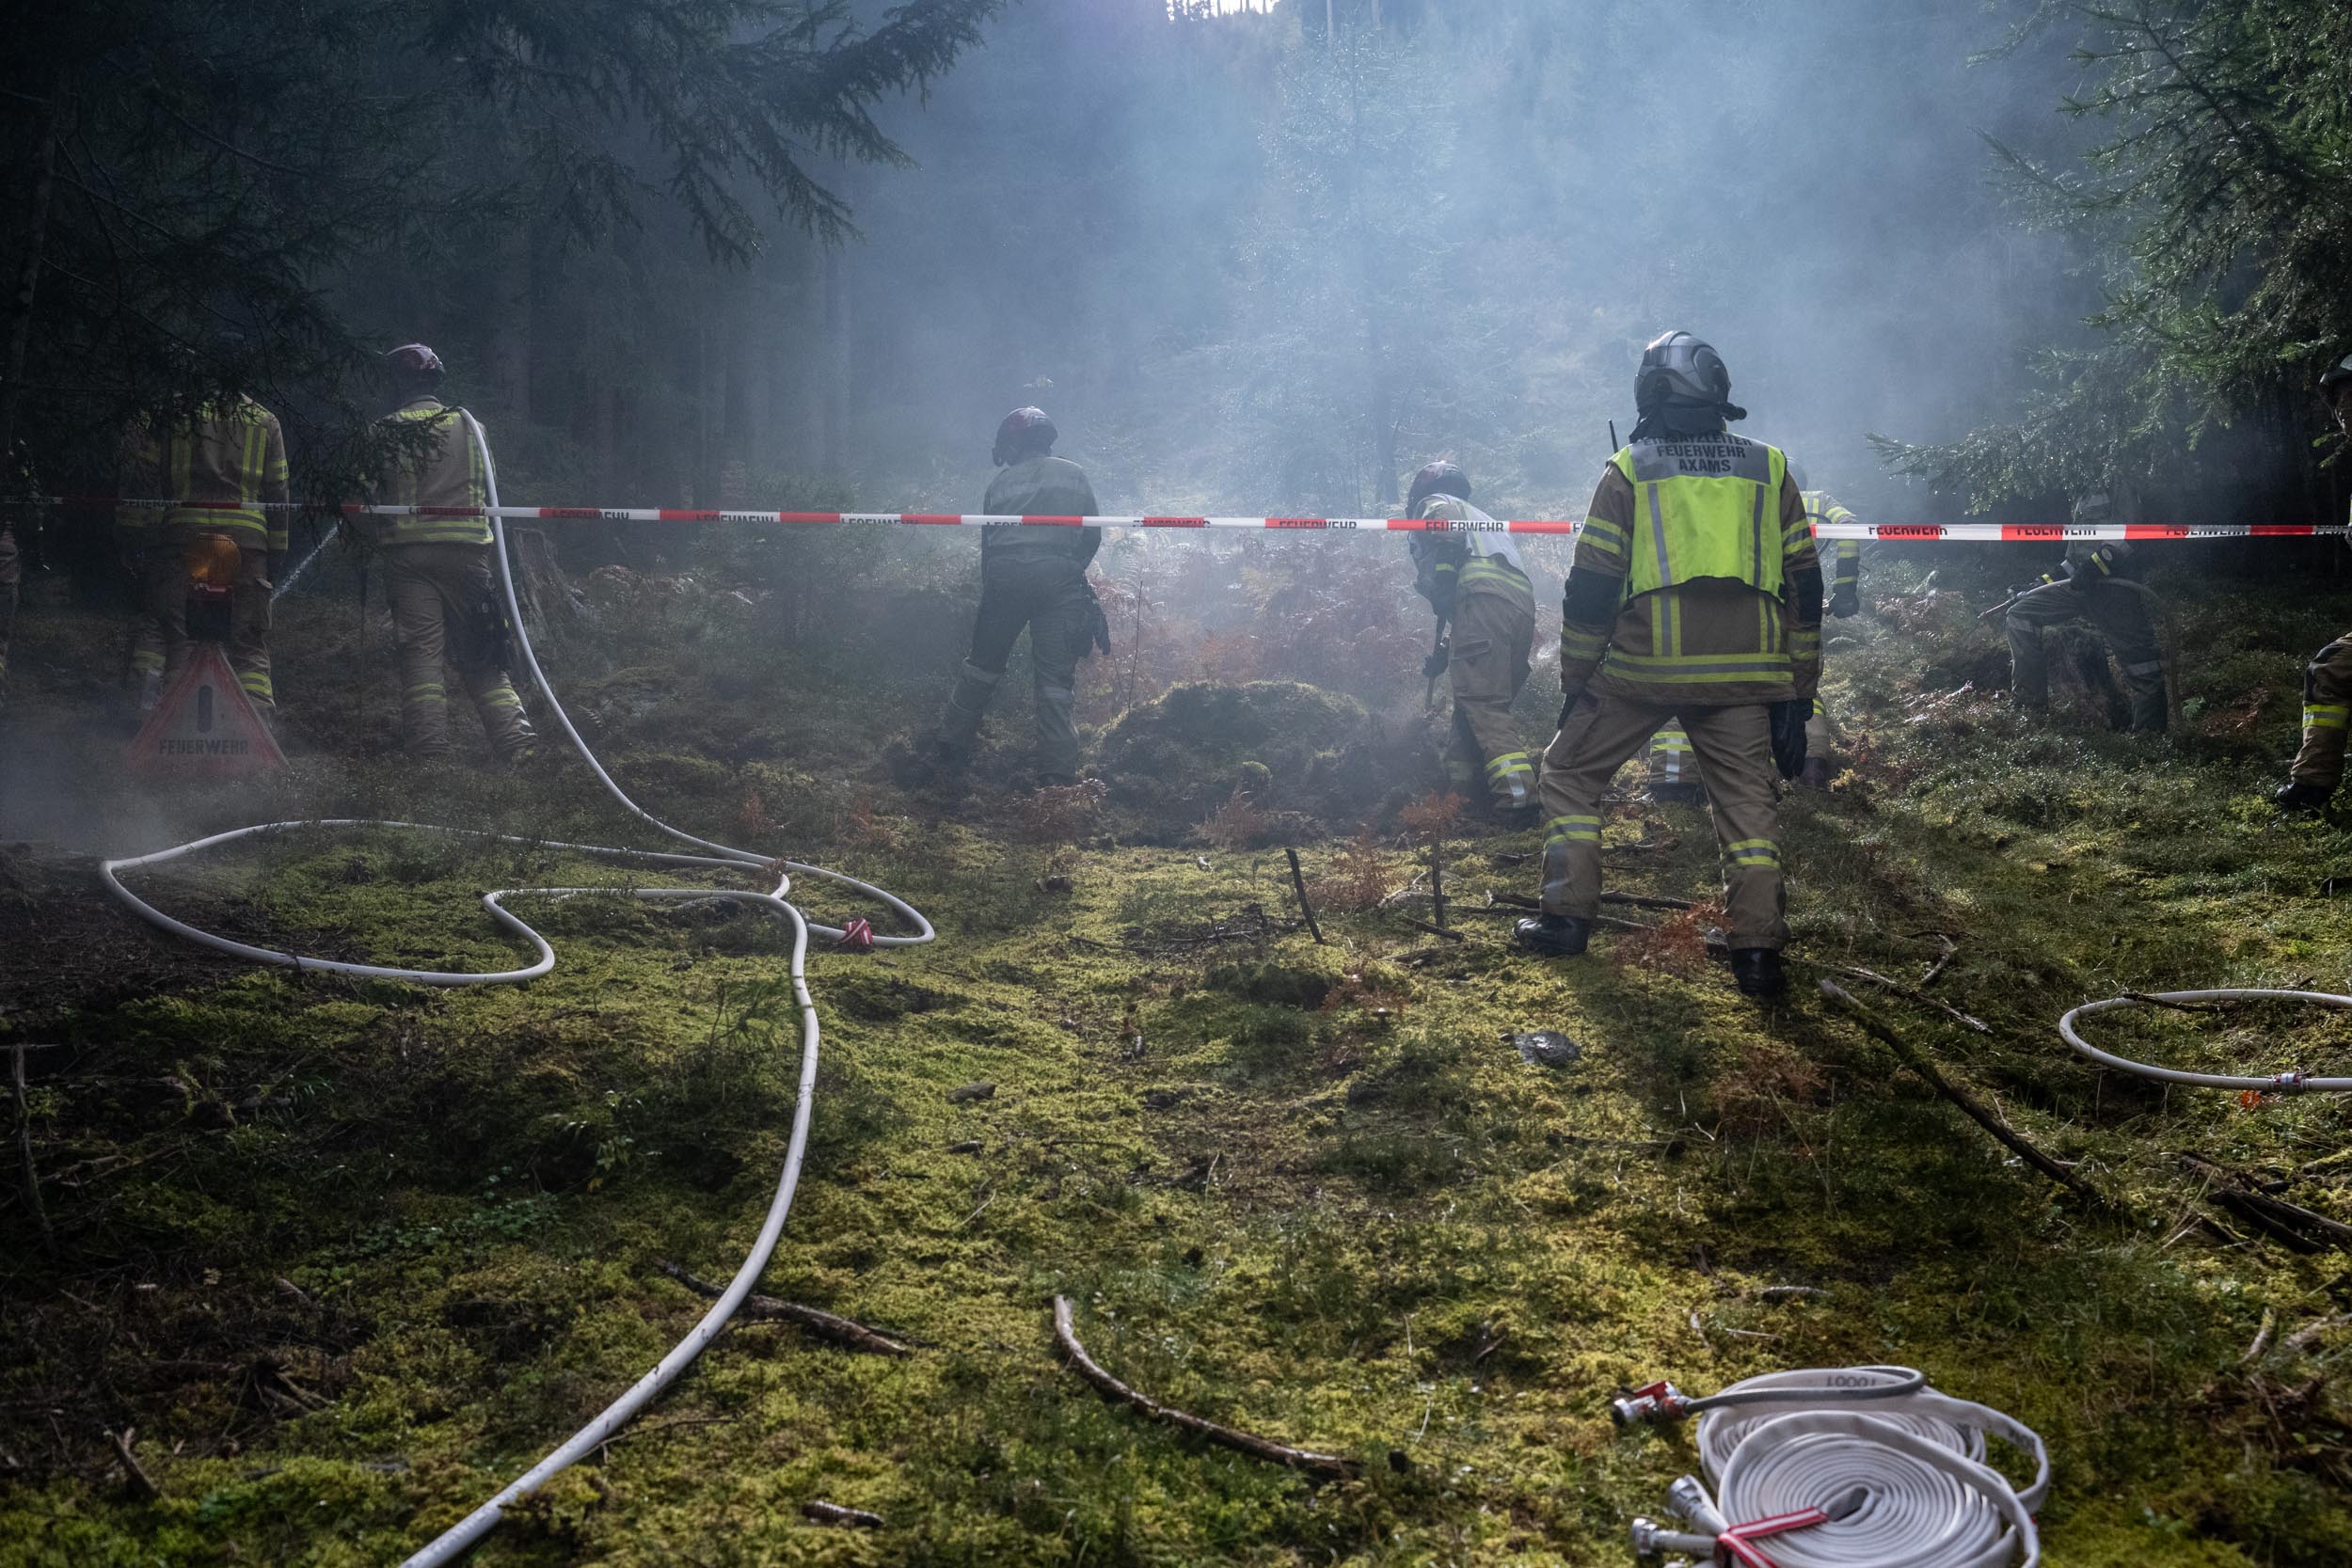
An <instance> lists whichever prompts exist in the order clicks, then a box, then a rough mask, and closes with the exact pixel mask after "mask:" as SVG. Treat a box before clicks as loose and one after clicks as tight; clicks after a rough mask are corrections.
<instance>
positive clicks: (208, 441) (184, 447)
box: [115, 393, 290, 714]
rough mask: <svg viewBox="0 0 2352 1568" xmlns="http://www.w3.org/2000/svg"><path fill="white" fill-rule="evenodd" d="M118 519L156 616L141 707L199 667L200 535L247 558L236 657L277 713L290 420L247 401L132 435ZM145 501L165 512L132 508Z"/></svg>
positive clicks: (262, 705)
mask: <svg viewBox="0 0 2352 1568" xmlns="http://www.w3.org/2000/svg"><path fill="white" fill-rule="evenodd" d="M118 481H119V488H120V491H121V494H122V496H123V498H124V501H125V503H126V504H123V505H121V506H119V507H118V508H117V509H116V512H115V524H116V534H117V543H118V544H119V546H120V548H121V552H122V556H123V559H124V562H125V563H126V565H128V566H129V567H130V568H131V570H132V571H133V572H134V573H135V575H136V577H137V579H138V581H139V584H140V590H141V594H140V596H141V602H142V604H143V605H144V607H145V611H144V615H143V617H142V619H141V622H140V625H139V628H138V631H137V633H136V636H135V641H134V642H133V646H132V656H131V668H132V670H133V672H134V673H135V674H136V675H137V676H138V677H139V706H140V708H141V709H146V708H151V707H152V706H154V705H155V702H156V699H157V697H158V695H159V694H160V693H161V691H162V689H163V688H164V686H165V685H166V684H167V682H168V681H169V679H170V678H171V677H172V676H175V675H177V674H178V673H179V672H180V669H181V667H182V666H183V664H185V663H186V661H187V656H188V648H189V641H188V626H187V587H188V584H187V567H186V564H185V562H187V560H188V552H189V547H190V546H191V544H192V543H193V542H194V541H195V536H196V535H198V534H200V533H218V534H222V535H225V536H226V537H227V538H229V539H230V541H232V542H233V543H234V544H235V545H236V547H237V574H236V582H235V585H234V586H233V588H232V589H231V590H230V601H229V640H228V643H227V646H226V650H225V651H226V652H227V654H228V656H229V665H230V669H232V670H234V671H235V672H236V674H237V684H238V685H240V686H241V687H243V688H244V689H245V694H246V696H247V697H248V698H250V699H252V702H253V705H254V706H255V707H257V708H259V709H260V710H261V711H262V713H264V714H268V713H270V712H272V711H273V710H274V709H275V708H276V706H277V701H278V699H277V690H276V689H275V687H274V686H273V685H272V684H271V681H270V663H269V629H270V605H269V599H270V585H271V584H272V583H273V582H275V581H276V580H277V578H278V572H279V570H280V569H281V568H282V567H283V565H284V563H285V559H286V524H287V504H286V503H287V501H288V499H289V495H290V491H289V487H288V484H287V479H286V437H285V434H284V432H283V431H281V430H280V429H279V428H278V416H277V415H275V414H273V413H271V412H270V411H269V410H268V409H266V408H264V407H262V405H261V404H258V403H255V402H254V401H253V400H252V399H251V398H249V397H246V396H245V395H244V394H243V393H239V394H238V395H237V396H236V397H235V398H234V399H233V400H228V401H215V402H213V403H208V404H202V405H200V406H199V407H198V408H197V409H196V410H195V411H194V412H193V413H191V414H188V415H186V416H184V417H182V418H177V419H171V420H166V421H164V425H163V427H162V428H160V429H158V428H156V427H155V426H153V425H151V424H146V423H142V424H139V425H136V426H134V427H133V428H132V429H130V430H128V431H126V432H124V435H123V438H122V444H121V448H120V462H119V474H118ZM140 501H151V502H160V503H162V504H157V505H137V504H129V503H135V502H140Z"/></svg>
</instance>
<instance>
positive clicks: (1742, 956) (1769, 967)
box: [1731, 947, 1788, 996]
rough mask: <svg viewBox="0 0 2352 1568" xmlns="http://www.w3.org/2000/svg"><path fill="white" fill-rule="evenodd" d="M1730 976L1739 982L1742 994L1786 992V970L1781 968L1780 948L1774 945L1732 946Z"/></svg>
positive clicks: (1760, 994)
mask: <svg viewBox="0 0 2352 1568" xmlns="http://www.w3.org/2000/svg"><path fill="white" fill-rule="evenodd" d="M1731 976H1732V978H1733V979H1735V980H1737V981H1739V982H1740V995H1742V996H1786V995H1788V971H1787V970H1785V969H1783V968H1781V966H1780V950H1779V949H1778V948H1776V947H1735V948H1733V949H1732V950H1731Z"/></svg>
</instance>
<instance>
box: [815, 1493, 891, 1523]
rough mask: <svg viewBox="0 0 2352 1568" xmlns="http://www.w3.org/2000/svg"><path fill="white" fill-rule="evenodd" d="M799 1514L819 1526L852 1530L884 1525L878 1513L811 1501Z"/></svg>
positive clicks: (837, 1504)
mask: <svg viewBox="0 0 2352 1568" xmlns="http://www.w3.org/2000/svg"><path fill="white" fill-rule="evenodd" d="M801 1513H803V1515H804V1516H806V1517H808V1518H810V1519H814V1520H815V1521H816V1522H817V1523H818V1524H820V1525H847V1526H849V1527H850V1528H852V1529H881V1528H882V1526H883V1524H884V1520H883V1519H882V1515H881V1514H879V1513H867V1512H866V1510H865V1509H862V1508H844V1507H842V1506H841V1504H839V1503H829V1502H823V1501H818V1500H811V1501H809V1502H804V1503H803V1504H802V1505H801Z"/></svg>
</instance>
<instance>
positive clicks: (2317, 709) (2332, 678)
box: [2292, 634, 2352, 790]
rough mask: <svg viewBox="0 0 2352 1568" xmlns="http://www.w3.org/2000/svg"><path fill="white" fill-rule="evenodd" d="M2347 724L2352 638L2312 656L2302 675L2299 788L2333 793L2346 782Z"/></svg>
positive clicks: (2351, 704) (2351, 719) (2350, 718)
mask: <svg viewBox="0 0 2352 1568" xmlns="http://www.w3.org/2000/svg"><path fill="white" fill-rule="evenodd" d="M2347 723H2352V634H2347V635H2345V636H2343V637H2339V638H2337V639H2336V640H2335V641H2333V642H2330V643H2328V645H2327V646H2326V647H2324V648H2322V649H2320V650H2319V652H2317V653H2315V654H2313V655H2312V662H2311V667H2310V668H2309V669H2307V670H2305V671H2304V672H2303V749H2302V750H2301V751H2299V752H2296V753H2295V768H2294V769H2293V775H2292V776H2293V777H2294V780H2295V782H2296V784H2316V785H2317V786H2319V787H2320V788H2321V789H2325V790H2333V789H2334V788H2335V787H2336V785H2337V784H2342V783H2343V782H2344V736H2345V728H2346V725H2347Z"/></svg>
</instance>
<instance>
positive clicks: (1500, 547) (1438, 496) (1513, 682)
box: [1405, 459, 1536, 828]
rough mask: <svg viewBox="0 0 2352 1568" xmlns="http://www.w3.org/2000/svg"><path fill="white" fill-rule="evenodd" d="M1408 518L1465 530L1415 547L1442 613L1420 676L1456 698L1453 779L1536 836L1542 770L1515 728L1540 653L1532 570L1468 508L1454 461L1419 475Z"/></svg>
mask: <svg viewBox="0 0 2352 1568" xmlns="http://www.w3.org/2000/svg"><path fill="white" fill-rule="evenodd" d="M1405 515H1406V516H1408V517H1412V518H1415V519H1434V518H1443V519H1445V520H1447V521H1450V522H1454V523H1456V524H1461V525H1465V526H1464V528H1462V529H1459V530H1455V531H1447V532H1442V533H1416V534H1414V535H1413V538H1412V546H1411V547H1412V556H1413V591H1414V592H1415V593H1417V594H1420V595H1421V596H1422V598H1424V599H1427V600H1428V601H1429V606H1430V608H1431V609H1432V610H1436V611H1437V612H1438V638H1439V641H1438V647H1437V649H1436V650H1435V651H1434V652H1432V653H1431V654H1430V656H1429V658H1428V661H1427V662H1426V663H1425V664H1423V665H1422V673H1423V674H1424V675H1426V676H1427V677H1428V678H1429V679H1431V680H1433V681H1434V680H1436V679H1437V678H1438V676H1439V675H1441V674H1442V675H1448V676H1450V677H1451V680H1452V686H1453V691H1454V738H1453V741H1452V743H1451V744H1450V745H1449V746H1448V747H1447V749H1446V757H1445V768H1446V776H1447V779H1448V780H1449V781H1450V782H1451V783H1452V784H1453V785H1454V789H1455V790H1456V791H1457V792H1459V793H1461V794H1463V795H1465V796H1468V795H1470V793H1471V792H1472V791H1473V790H1476V791H1477V792H1478V793H1479V794H1480V795H1482V796H1484V798H1485V799H1486V803H1487V805H1488V807H1489V808H1490V809H1491V810H1492V811H1493V813H1494V815H1495V817H1496V819H1497V820H1498V821H1501V822H1502V823H1503V824H1505V825H1506V826H1509V827H1513V828H1532V827H1534V825H1535V820H1536V805H1535V762H1534V758H1533V757H1531V756H1529V755H1528V752H1527V748H1526V746H1525V745H1524V744H1523V743H1522V742H1521V741H1520V739H1519V735H1518V726H1516V725H1515V724H1513V723H1512V722H1511V703H1512V700H1513V699H1514V698H1516V697H1517V696H1518V694H1519V689H1520V688H1521V687H1523V686H1525V685H1526V684H1527V673H1528V660H1529V658H1530V657H1531V656H1532V655H1533V654H1534V646H1535V594H1534V590H1533V589H1532V588H1530V587H1529V585H1528V581H1527V569H1526V568H1525V567H1524V566H1522V565H1520V563H1519V559H1518V551H1516V550H1514V549H1513V548H1512V547H1511V536H1510V535H1509V534H1507V533H1504V532H1501V531H1493V530H1494V519H1493V518H1492V517H1489V516H1487V515H1486V514H1485V513H1484V512H1481V511H1480V510H1479V509H1478V508H1477V507H1474V506H1472V505H1471V504H1470V477H1469V476H1468V475H1467V474H1465V473H1463V472H1462V470H1461V468H1460V467H1457V466H1456V465H1454V464H1453V463H1449V462H1446V461H1444V460H1442V459H1440V460H1439V461H1438V462H1435V463H1431V464H1428V465H1426V466H1424V467H1422V470H1421V471H1420V472H1419V473H1417V474H1415V475H1414V476H1413V487H1412V490H1411V492H1410V493H1409V494H1408V495H1407V496H1406V514H1405ZM1449 626H1450V627H1451V628H1452V635H1451V638H1450V639H1449V638H1448V637H1447V628H1448V627H1449ZM1482 780H1483V781H1484V784H1483V787H1482V786H1481V781H1482Z"/></svg>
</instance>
